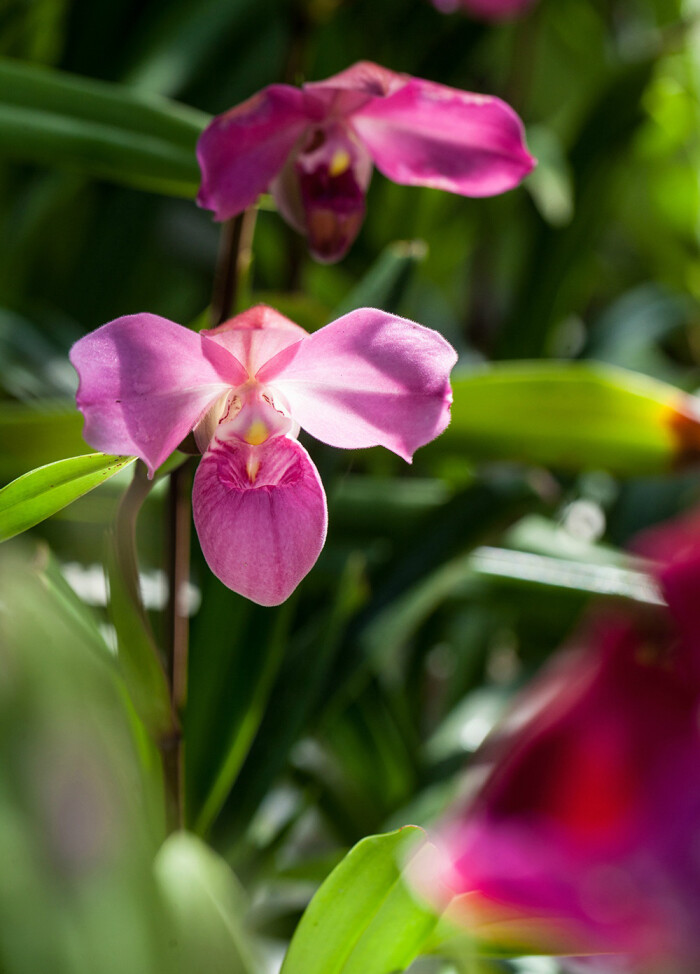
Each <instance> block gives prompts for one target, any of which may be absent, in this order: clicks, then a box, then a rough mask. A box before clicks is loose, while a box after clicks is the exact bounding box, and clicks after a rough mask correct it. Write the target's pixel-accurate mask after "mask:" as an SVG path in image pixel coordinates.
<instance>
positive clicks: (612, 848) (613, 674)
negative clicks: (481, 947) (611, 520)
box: [438, 523, 700, 974]
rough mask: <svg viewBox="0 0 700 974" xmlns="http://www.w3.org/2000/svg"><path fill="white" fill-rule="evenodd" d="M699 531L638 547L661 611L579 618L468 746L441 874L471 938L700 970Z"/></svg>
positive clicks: (638, 967) (663, 535) (607, 964)
mask: <svg viewBox="0 0 700 974" xmlns="http://www.w3.org/2000/svg"><path fill="white" fill-rule="evenodd" d="M699 526H700V525H698V523H695V524H694V525H693V526H692V527H691V528H690V529H689V527H688V525H687V524H684V525H682V526H681V527H680V528H679V527H677V526H672V527H671V528H670V529H669V528H668V527H667V528H665V529H663V530H661V531H660V532H656V533H654V535H653V537H652V539H651V541H647V542H646V544H645V546H644V547H645V552H646V553H647V554H653V555H654V556H655V557H656V558H658V559H659V561H658V562H657V567H656V568H655V572H654V573H655V575H656V581H657V583H658V585H659V588H660V592H661V593H662V595H663V597H664V599H665V601H666V603H667V607H666V608H662V607H651V606H650V607H647V608H644V609H643V608H633V607H629V608H627V609H624V608H622V607H620V608H619V609H617V610H615V611H613V612H608V613H604V614H601V615H600V616H599V617H598V618H597V619H596V620H595V621H594V622H592V623H589V626H588V628H587V631H585V632H584V633H582V634H581V635H580V637H579V640H578V644H577V645H575V646H574V647H573V648H572V649H570V650H569V652H568V653H565V654H563V655H561V656H560V657H559V658H557V659H555V660H554V661H553V664H552V665H550V667H549V668H548V670H547V671H546V672H545V673H544V674H543V676H542V677H541V678H540V679H539V680H538V681H537V682H536V684H535V685H533V686H532V687H531V688H530V689H529V690H528V691H526V693H525V694H524V696H523V698H522V699H521V701H520V704H519V705H516V707H515V708H514V710H513V711H512V713H511V715H510V717H509V719H507V720H506V721H505V723H504V725H503V726H502V728H501V730H500V732H496V733H495V734H494V735H492V737H491V738H489V739H487V741H486V743H485V744H484V745H483V747H482V750H481V755H480V757H481V760H479V755H477V758H476V759H475V770H476V769H478V773H479V775H483V777H480V779H479V780H480V781H481V784H480V786H479V788H478V789H477V791H476V792H475V793H474V795H473V796H472V798H471V799H469V800H468V802H467V803H466V805H465V806H464V807H463V808H462V810H461V812H460V813H459V814H458V815H457V816H456V817H455V818H454V819H453V820H452V822H451V824H450V825H449V826H448V827H446V829H445V831H444V834H443V840H444V849H445V852H446V861H445V867H444V869H443V870H442V881H443V882H444V888H445V889H447V890H448V891H449V893H450V894H452V895H454V896H455V899H454V900H452V901H451V903H450V904H449V906H448V915H449V916H451V917H452V919H454V920H456V921H457V922H458V923H463V924H465V925H466V927H467V928H468V929H471V930H472V931H473V932H474V933H475V934H476V935H477V936H478V937H480V938H486V939H488V940H489V941H490V942H491V943H495V944H497V945H499V946H500V947H501V948H502V947H503V946H504V945H505V946H509V947H511V948H514V949H516V950H517V951H518V952H523V953H525V952H527V953H560V954H572V955H575V954H616V955H618V956H617V957H616V958H615V959H611V958H610V957H607V958H606V957H602V958H599V959H598V960H596V959H595V958H591V959H588V960H586V961H585V963H584V962H582V966H581V968H580V969H581V970H586V971H588V970H591V971H594V970H595V971H604V972H606V974H609V972H610V971H611V970H613V969H614V970H625V971H628V970H629V971H634V972H635V974H642V972H644V974H647V972H655V974H658V972H661V971H663V972H664V974H680V972H683V974H688V972H690V971H696V970H700V928H699V927H698V916H699V915H700V722H699V715H700V625H699V624H698V611H699V609H698V607H699V606H700V531H698V527H699ZM439 872H440V870H438V873H439ZM576 969H577V970H578V969H579V967H578V966H577V968H576Z"/></svg>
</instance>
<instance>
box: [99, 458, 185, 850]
mask: <svg viewBox="0 0 700 974" xmlns="http://www.w3.org/2000/svg"><path fill="white" fill-rule="evenodd" d="M152 487H153V481H152V480H149V479H148V473H147V470H146V466H145V464H144V463H142V461H141V460H137V461H136V465H135V468H134V476H133V479H132V481H131V483H130V484H129V486H128V488H127V490H126V492H125V493H124V495H123V497H122V499H121V502H120V504H119V508H118V510H117V515H116V520H115V531H114V535H113V537H114V555H115V561H116V569H117V571H118V573H119V577H120V579H121V584H123V586H124V592H125V595H126V597H127V599H128V600H129V602H131V604H132V606H133V609H134V612H135V614H136V617H137V619H138V625H139V626H140V629H141V631H142V638H141V640H140V651H141V652H143V653H149V654H152V655H153V657H154V660H155V666H157V667H158V668H160V669H161V672H162V671H163V662H162V660H161V658H160V654H159V653H158V648H157V645H156V642H155V640H154V638H153V633H152V631H151V626H150V624H149V621H148V615H147V613H146V610H145V608H144V605H143V601H142V599H141V589H140V584H139V567H138V552H137V548H136V522H137V518H138V515H139V512H140V510H141V507H142V506H143V502H144V501H145V500H146V498H147V497H148V494H149V493H150V491H151V488H152ZM111 592H112V596H113V595H114V592H113V590H111ZM136 644H137V646H138V645H139V640H136ZM185 646H186V643H185ZM134 651H136V647H132V652H134ZM125 665H128V664H126V663H125ZM144 666H145V668H146V671H148V669H149V666H148V664H147V663H146V662H145V660H144V661H143V662H142V663H141V664H140V666H139V675H140V676H141V678H142V674H143V672H144V669H143V667H144ZM163 675H164V674H163ZM147 685H148V681H147ZM142 716H143V715H142ZM146 720H147V723H148V718H147V717H146ZM148 726H149V728H150V730H151V733H152V734H153V736H154V740H155V743H156V745H157V747H158V750H159V751H160V755H161V761H162V765H163V777H164V780H165V817H166V824H167V828H168V830H169V831H174V830H175V829H177V828H180V827H181V826H182V808H183V805H182V796H181V792H182V787H181V781H182V776H181V774H180V771H179V766H180V763H181V762H180V750H181V740H182V735H181V730H180V723H179V719H178V712H177V708H176V707H175V705H174V700H173V698H172V697H171V705H170V707H169V708H168V707H167V705H166V706H165V707H164V708H163V711H162V712H159V714H158V718H157V723H156V724H150V723H148Z"/></svg>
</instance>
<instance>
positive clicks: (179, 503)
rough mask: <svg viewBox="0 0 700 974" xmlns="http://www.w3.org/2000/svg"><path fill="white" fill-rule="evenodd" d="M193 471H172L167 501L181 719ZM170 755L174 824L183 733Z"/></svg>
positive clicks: (176, 708) (169, 637)
mask: <svg viewBox="0 0 700 974" xmlns="http://www.w3.org/2000/svg"><path fill="white" fill-rule="evenodd" d="M191 486H192V470H191V466H190V462H189V461H188V462H186V463H183V464H182V465H181V466H179V467H178V468H177V469H176V470H174V471H173V472H172V473H171V474H170V481H169V484H168V503H167V527H168V531H167V544H168V554H167V558H168V561H167V564H168V605H167V609H166V617H165V618H166V631H165V641H166V646H168V647H169V650H170V652H169V658H168V677H169V681H170V699H171V703H172V709H173V713H174V714H176V715H177V717H178V721H179V720H181V717H182V712H183V710H184V707H185V703H186V701H187V658H188V651H189V616H188V605H187V586H188V582H189V577H190V533H191V531H190V514H191V511H190V508H191V502H190V491H191ZM171 745H172V746H171V748H170V750H169V752H168V754H167V755H166V754H164V761H163V765H164V772H165V778H166V790H167V793H168V795H169V796H170V802H171V804H172V805H173V806H174V809H175V814H174V816H173V825H174V827H175V828H182V827H183V826H184V823H185V780H184V771H185V766H184V765H185V756H184V742H183V738H182V734H181V733H179V734H178V735H177V736H176V737H174V738H173V740H172V742H171Z"/></svg>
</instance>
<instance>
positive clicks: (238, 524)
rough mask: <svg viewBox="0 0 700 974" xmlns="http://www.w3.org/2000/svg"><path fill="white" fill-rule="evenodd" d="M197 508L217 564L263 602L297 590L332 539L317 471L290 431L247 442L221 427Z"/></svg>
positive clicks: (197, 490) (199, 480) (207, 553)
mask: <svg viewBox="0 0 700 974" xmlns="http://www.w3.org/2000/svg"><path fill="white" fill-rule="evenodd" d="M193 512H194V521H195V525H196V528H197V534H198V535H199V541H200V544H201V546H202V552H203V554H204V557H205V558H206V560H207V564H208V565H209V567H210V568H211V570H212V571H213V572H214V574H215V575H216V576H217V577H218V578H219V579H221V581H222V582H223V583H224V585H226V586H228V588H230V589H233V591H234V592H238V593H239V594H241V595H243V596H245V597H246V598H248V599H251V600H252V601H253V602H257V603H259V604H260V605H279V603H280V602H284V600H285V599H286V598H288V597H289V595H291V593H292V592H293V591H294V589H295V588H296V586H297V585H298V584H299V582H300V581H301V580H302V578H303V577H304V576H305V575H306V574H307V573H308V572H309V571H310V570H311V568H312V567H313V565H314V564H315V562H316V559H317V558H318V556H319V554H320V553H321V549H322V547H323V543H324V541H325V538H326V527H327V511H326V497H325V494H324V491H323V486H322V485H321V481H320V479H319V476H318V472H317V470H316V468H315V467H314V465H313V463H312V462H311V459H310V458H309V455H308V453H307V452H306V450H305V449H304V448H303V446H301V444H300V443H298V442H297V441H296V440H292V439H289V437H287V436H274V437H272V438H271V439H269V440H267V441H266V442H265V443H263V444H261V445H260V446H249V445H248V444H246V443H244V442H242V441H241V440H239V439H237V438H236V437H235V436H231V435H228V436H227V429H226V425H225V424H224V425H223V426H222V427H220V428H219V430H218V432H217V434H216V436H215V438H214V440H213V441H212V444H211V446H210V448H209V450H208V451H207V453H206V454H205V455H204V458H203V459H202V461H201V463H200V465H199V467H198V469H197V473H196V475H195V480H194V491H193Z"/></svg>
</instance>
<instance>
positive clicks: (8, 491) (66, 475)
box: [0, 453, 134, 541]
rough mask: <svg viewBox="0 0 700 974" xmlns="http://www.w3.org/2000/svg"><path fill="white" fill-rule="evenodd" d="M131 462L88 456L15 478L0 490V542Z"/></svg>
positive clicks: (56, 509)
mask: <svg viewBox="0 0 700 974" xmlns="http://www.w3.org/2000/svg"><path fill="white" fill-rule="evenodd" d="M133 462H134V458H133V457H114V456H108V455H106V454H104V453H90V454H88V455H87V456H82V457H71V458H70V459H69V460H58V461H57V462H56V463H49V464H47V465H46V466H45V467H39V468H37V469H36V470H31V471H30V472H29V473H26V474H24V475H23V476H21V477H18V478H17V480H13V482H12V483H11V484H8V485H7V487H3V489H2V490H0V541H6V540H7V539H8V538H12V537H14V535H16V534H21V532H22V531H27V530H28V529H29V528H32V527H34V525H35V524H39V523H40V522H41V521H44V520H46V518H47V517H51V515H52V514H55V513H56V511H60V510H61V509H62V508H64V507H67V506H68V504H72V503H73V501H75V500H77V499H78V498H79V497H82V496H83V494H87V492H88V491H90V490H94V488H95V487H99V485H100V484H101V483H104V481H105V480H109V478H110V477H113V476H114V474H115V473H118V472H119V471H120V470H122V469H123V468H124V467H126V466H128V464H130V463H133Z"/></svg>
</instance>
